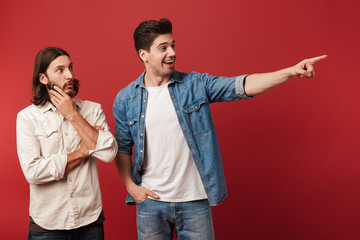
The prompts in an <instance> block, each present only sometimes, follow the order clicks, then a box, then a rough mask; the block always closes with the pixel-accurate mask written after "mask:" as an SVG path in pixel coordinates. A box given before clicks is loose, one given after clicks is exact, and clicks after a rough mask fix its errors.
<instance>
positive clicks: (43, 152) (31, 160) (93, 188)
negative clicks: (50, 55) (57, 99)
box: [16, 99, 117, 230]
mask: <svg viewBox="0 0 360 240" xmlns="http://www.w3.org/2000/svg"><path fill="white" fill-rule="evenodd" d="M76 106H77V110H78V112H79V113H80V114H81V115H82V116H83V118H84V119H85V120H86V121H88V122H89V124H90V125H91V126H95V125H98V126H103V127H104V128H105V130H103V131H102V130H100V131H99V137H98V141H97V145H96V149H95V150H91V151H90V156H89V158H88V159H86V160H84V161H83V162H82V163H81V164H80V165H79V166H78V167H76V168H74V169H73V170H71V171H70V172H69V173H68V174H67V175H65V168H66V165H67V154H69V153H71V152H74V151H76V150H77V149H79V148H80V142H81V138H80V136H79V134H78V133H77V132H76V130H75V128H74V127H73V126H72V125H71V123H70V122H69V121H68V120H66V119H65V118H64V117H63V116H62V115H61V114H60V113H59V112H58V111H57V109H56V108H55V107H54V106H53V105H52V104H51V103H49V102H48V103H47V104H45V105H44V106H35V105H31V106H29V107H27V108H25V109H23V110H22V111H20V112H19V113H18V115H17V121H16V134H17V136H16V139H17V152H18V156H19V160H20V164H21V168H22V171H23V173H24V175H25V178H26V179H27V181H28V182H29V183H30V216H31V217H32V218H33V220H34V222H35V223H36V224H38V225H39V226H41V227H42V228H45V229H48V230H54V229H74V228H78V227H81V226H85V225H87V224H90V223H92V222H94V221H96V220H97V219H98V217H99V215H100V213H101V211H102V200H101V192H100V185H99V176H98V170H97V163H96V158H97V159H99V160H101V161H104V162H111V161H112V160H113V159H114V157H115V155H116V152H117V143H116V141H115V138H114V137H113V135H112V134H111V132H110V131H109V127H108V125H107V123H106V120H105V115H104V112H103V110H102V109H101V105H100V104H97V103H94V102H90V101H81V100H79V99H76Z"/></svg>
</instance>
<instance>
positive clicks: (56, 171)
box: [50, 154, 67, 181]
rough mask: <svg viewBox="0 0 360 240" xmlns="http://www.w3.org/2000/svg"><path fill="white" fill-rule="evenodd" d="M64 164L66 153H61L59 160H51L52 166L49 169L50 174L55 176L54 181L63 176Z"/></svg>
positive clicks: (65, 162)
mask: <svg viewBox="0 0 360 240" xmlns="http://www.w3.org/2000/svg"><path fill="white" fill-rule="evenodd" d="M66 165H67V154H63V155H61V156H60V161H59V160H58V159H55V160H54V161H52V168H51V169H50V174H51V175H52V176H53V177H54V178H55V180H56V181H59V180H60V179H62V178H63V177H64V174H65V168H66Z"/></svg>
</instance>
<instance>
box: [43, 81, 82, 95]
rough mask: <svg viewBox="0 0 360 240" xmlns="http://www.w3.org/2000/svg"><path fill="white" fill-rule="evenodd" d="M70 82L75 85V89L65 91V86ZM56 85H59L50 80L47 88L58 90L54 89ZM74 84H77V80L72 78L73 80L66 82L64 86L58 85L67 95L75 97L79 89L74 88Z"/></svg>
mask: <svg viewBox="0 0 360 240" xmlns="http://www.w3.org/2000/svg"><path fill="white" fill-rule="evenodd" d="M69 83H70V84H72V85H73V89H71V90H70V91H68V92H65V90H64V89H65V87H66V86H67V85H68V84H69ZM55 86H57V85H56V84H54V83H52V82H50V81H49V83H48V84H46V87H47V89H49V90H54V91H56V90H55V89H54V87H55ZM74 86H75V81H74V80H71V81H69V82H67V83H65V84H64V86H62V87H59V86H57V87H59V88H61V89H62V90H63V91H64V92H65V93H66V94H67V95H69V97H71V98H73V97H75V95H76V93H77V91H75V90H74Z"/></svg>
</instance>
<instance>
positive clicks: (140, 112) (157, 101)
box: [113, 19, 326, 240]
mask: <svg viewBox="0 0 360 240" xmlns="http://www.w3.org/2000/svg"><path fill="white" fill-rule="evenodd" d="M134 41H135V48H136V51H137V53H138V56H139V58H140V59H141V60H142V61H143V62H144V65H145V68H146V70H145V71H144V72H143V74H141V76H140V77H139V78H138V79H137V80H135V81H134V82H132V83H131V84H130V85H129V86H127V87H126V88H124V89H123V90H121V91H120V92H119V94H118V95H117V97H116V99H115V102H114V106H113V113H114V116H115V120H116V128H115V137H116V139H117V142H118V146H119V149H118V154H117V156H116V158H115V162H116V166H117V169H118V172H119V174H120V176H121V177H122V179H123V181H124V183H125V186H126V189H127V191H128V193H129V195H128V197H127V203H128V204H134V203H136V205H137V229H138V237H139V239H172V236H173V231H174V229H176V234H177V236H178V239H196V240H198V239H206V240H207V239H214V231H213V224H212V217H211V208H210V206H215V205H218V204H220V203H221V202H222V201H223V200H224V198H225V197H226V196H227V191H226V184H225V178H224V172H223V166H222V163H221V156H220V150H219V144H218V140H217V137H216V133H215V127H214V123H213V120H212V116H211V113H210V106H209V105H210V103H213V102H225V101H234V100H239V99H251V98H252V97H253V96H255V95H258V94H261V93H263V92H266V91H268V90H270V89H271V88H273V87H275V86H277V85H279V84H282V83H284V82H286V81H288V80H290V79H293V78H299V77H313V76H314V69H313V64H314V63H315V62H317V61H319V60H321V59H324V58H325V57H326V56H325V55H324V56H320V57H315V58H312V59H306V60H303V61H301V62H300V63H298V64H297V65H295V66H293V67H289V68H286V69H282V70H279V71H276V72H272V73H264V74H252V75H242V76H238V77H231V78H227V77H214V76H210V75H208V74H200V73H197V72H190V73H182V72H177V71H175V70H174V64H175V60H176V52H175V41H174V39H173V36H172V24H171V22H170V21H169V20H168V19H161V20H159V21H155V20H149V21H144V22H142V23H140V25H139V26H138V27H137V28H136V30H135V32H134ZM134 144H135V147H134V157H133V161H134V164H133V165H132V160H131V155H132V147H133V145H134Z"/></svg>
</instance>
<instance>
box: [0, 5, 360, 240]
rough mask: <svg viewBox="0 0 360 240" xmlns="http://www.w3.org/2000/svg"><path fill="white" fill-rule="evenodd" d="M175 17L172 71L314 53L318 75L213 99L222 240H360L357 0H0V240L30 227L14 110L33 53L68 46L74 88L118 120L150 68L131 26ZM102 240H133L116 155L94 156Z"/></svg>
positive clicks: (266, 62)
mask: <svg viewBox="0 0 360 240" xmlns="http://www.w3.org/2000/svg"><path fill="white" fill-rule="evenodd" d="M161 17H168V18H170V19H171V20H172V22H173V26H174V38H175V40H176V49H177V54H178V58H177V63H176V68H177V70H179V71H187V72H188V71H191V70H195V71H199V72H208V73H210V74H212V75H224V76H235V75H240V74H244V73H255V72H266V71H273V70H277V69H280V68H283V67H288V66H291V65H293V64H296V63H297V62H298V61H300V60H302V59H304V58H307V57H313V56H317V55H321V54H328V55H329V57H328V58H327V59H326V60H324V61H322V62H319V63H318V64H316V66H315V69H316V78H315V79H298V80H293V81H291V82H289V83H286V84H284V85H282V86H280V87H278V88H276V89H274V90H272V91H270V92H268V93H266V94H264V95H260V96H258V97H256V98H255V99H253V100H251V101H247V100H243V101H240V102H231V103H221V104H220V103H216V104H213V105H212V111H213V116H214V120H215V124H216V128H217V133H218V137H219V140H220V146H221V152H222V156H223V164H224V168H225V175H226V179H227V184H228V192H229V196H228V197H227V198H226V199H225V201H224V202H223V203H222V204H221V205H220V206H218V207H215V208H213V219H214V225H215V234H216V238H217V239H277V240H279V239H280V240H282V239H284V240H285V239H286V240H288V239H360V204H359V203H360V162H359V160H360V158H359V157H360V154H359V133H360V131H359V129H360V128H359V123H360V121H359V120H360V114H359V94H358V92H359V87H360V83H359V77H358V69H359V66H358V65H359V57H358V56H359V40H360V39H359V33H360V32H359V23H360V17H359V2H358V1H356V0H349V1H346V0H342V1H340V0H333V1H331V0H313V1H294V0H273V1H268V0H222V1H216V0H208V1H194V0H192V1H190V0H181V1H158V0H152V1H139V0H138V1H115V0H114V1H93V2H91V1H67V0H66V1H49V0H42V1H40V0H36V1H16V0H14V1H2V2H1V3H0V34H1V38H0V54H1V58H0V59H1V62H0V73H1V80H2V81H1V94H0V97H1V116H2V117H1V126H2V131H1V142H0V143H1V144H0V146H1V153H2V156H1V170H0V189H1V200H0V207H1V209H0V212H1V217H0V228H1V231H0V237H1V239H25V238H26V236H27V224H28V220H29V219H28V218H29V217H28V205H29V187H28V183H27V182H26V181H25V178H24V176H23V174H22V171H21V169H20V165H19V161H18V158H17V154H16V138H15V120H16V114H17V112H18V111H19V110H21V109H23V108H24V107H26V106H28V105H29V104H30V102H29V99H30V98H31V77H32V70H33V64H34V59H35V55H36V53H37V52H38V51H39V50H40V49H42V48H44V47H47V46H58V47H61V48H64V49H65V50H66V51H68V52H69V54H70V55H71V58H72V61H73V62H74V67H75V75H76V77H77V78H79V79H80V82H81V88H80V94H79V97H80V98H82V99H89V100H92V101H95V102H99V103H101V104H102V106H103V109H104V111H105V114H106V116H107V120H108V123H109V125H110V127H111V129H112V131H113V130H114V119H113V116H112V103H113V100H114V98H115V96H116V94H117V92H118V91H119V90H120V89H122V88H123V87H125V86H126V85H127V84H129V83H130V82H131V81H133V80H134V79H136V78H137V77H138V75H140V74H141V72H142V71H143V69H144V66H143V64H142V63H141V62H140V60H139V59H138V58H137V55H136V53H135V50H134V47H133V40H132V33H133V31H134V29H135V28H136V26H137V25H138V24H139V23H140V22H141V21H142V20H145V19H160V18H161ZM99 172H100V181H101V187H102V194H103V202H104V204H103V205H104V211H105V215H106V221H105V234H106V238H107V239H110V240H112V239H136V223H135V208H134V207H130V206H126V205H125V204H124V202H125V195H126V192H125V189H124V186H123V184H122V181H121V180H120V177H119V176H118V174H117V172H116V169H115V164H114V162H112V163H111V164H104V163H99Z"/></svg>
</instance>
